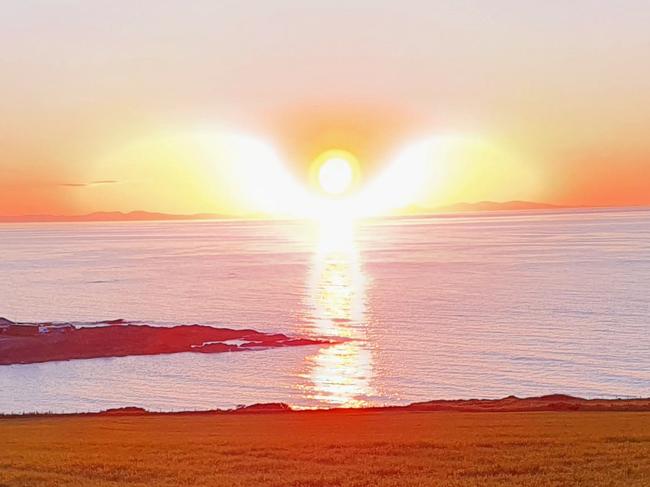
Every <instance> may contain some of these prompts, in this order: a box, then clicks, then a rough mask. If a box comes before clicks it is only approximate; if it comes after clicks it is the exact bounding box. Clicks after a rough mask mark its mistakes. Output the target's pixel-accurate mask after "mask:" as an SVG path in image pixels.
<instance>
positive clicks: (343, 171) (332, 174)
mask: <svg viewBox="0 0 650 487" xmlns="http://www.w3.org/2000/svg"><path fill="white" fill-rule="evenodd" d="M353 177H354V174H353V171H352V167H351V166H350V163H349V162H348V161H347V160H346V159H344V158H342V157H332V158H330V159H327V160H326V161H325V162H323V164H322V165H321V166H320V168H319V169H318V183H319V184H320V186H321V188H323V190H324V191H325V192H327V193H330V194H341V193H344V192H345V191H346V190H347V189H348V188H349V187H350V185H351V184H352V179H353Z"/></svg>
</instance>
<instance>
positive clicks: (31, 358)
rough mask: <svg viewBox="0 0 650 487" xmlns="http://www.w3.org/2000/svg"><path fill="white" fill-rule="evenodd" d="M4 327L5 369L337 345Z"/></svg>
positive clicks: (205, 333) (233, 334) (204, 329)
mask: <svg viewBox="0 0 650 487" xmlns="http://www.w3.org/2000/svg"><path fill="white" fill-rule="evenodd" d="M0 325H1V326H0V365H13V364H33V363H42V362H53V361H61V360H77V359H92V358H101V357H126V356H130V355H161V354H170V353H182V352H192V353H223V352H242V351H251V350H262V349H268V348H278V347H295V346H305V345H328V344H331V343H334V342H332V341H330V340H323V339H313V338H300V337H290V336H287V335H284V334H281V333H276V334H271V333H262V332H259V331H256V330H251V329H246V330H235V329H230V328H215V327H212V326H206V325H178V326H171V327H162V326H151V325H146V324H137V325H136V324H132V323H128V322H125V321H123V320H113V321H104V322H97V323H94V324H93V326H76V325H74V324H71V323H14V322H12V321H9V320H7V319H6V318H1V319H0Z"/></svg>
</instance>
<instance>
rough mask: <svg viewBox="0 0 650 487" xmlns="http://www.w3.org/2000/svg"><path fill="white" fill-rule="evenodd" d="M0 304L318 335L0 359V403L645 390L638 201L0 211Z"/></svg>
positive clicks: (647, 369)
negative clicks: (69, 216)
mask: <svg viewBox="0 0 650 487" xmlns="http://www.w3.org/2000/svg"><path fill="white" fill-rule="evenodd" d="M0 316H5V317H7V318H9V319H12V320H15V321H68V322H75V323H79V324H82V325H83V324H86V326H90V325H89V324H90V323H93V322H97V321H100V320H106V319H116V318H124V319H126V320H129V321H134V322H138V323H147V324H153V325H159V326H170V325H179V324H194V323H199V324H208V325H214V326H224V327H231V328H253V329H255V330H258V331H273V332H282V333H285V334H289V335H297V336H331V337H346V338H348V339H349V340H347V341H345V342H344V343H341V344H338V345H333V346H325V347H318V346H307V347H291V348H281V349H272V350H263V351H254V352H241V353H223V354H193V353H181V354H173V355H159V356H141V357H123V358H102V359H91V360H74V361H68V362H51V363H43V364H30V365H10V366H0V412H27V411H40V412H45V411H53V412H74V411H98V410H102V409H106V408H110V407H120V406H142V407H145V408H147V409H151V410H195V409H211V408H228V407H234V406H236V405H239V404H252V403H257V402H285V403H288V404H290V405H292V406H294V407H298V408H315V407H338V406H345V407H355V406H366V405H385V404H406V403H410V402H416V401H426V400H430V399H455V398H498V397H503V396H507V395H510V394H514V395H517V396H533V395H542V394H549V393H566V394H571V395H577V396H581V397H587V398H593V397H602V398H614V397H622V398H628V397H639V396H649V395H650V210H644V209H619V210H584V211H551V212H512V213H503V214H498V215H497V214H489V215H488V214H483V215H473V216H455V217H424V218H422V217H418V218H386V219H376V220H372V221H363V222H354V223H350V222H344V223H341V224H340V225H338V224H336V223H330V224H329V225H327V226H324V227H323V226H319V225H318V224H316V223H306V222H297V221H236V220H223V221H188V222H179V221H174V222H111V223H48V224H4V225H0Z"/></svg>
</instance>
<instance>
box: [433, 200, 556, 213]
mask: <svg viewBox="0 0 650 487" xmlns="http://www.w3.org/2000/svg"><path fill="white" fill-rule="evenodd" d="M559 208H566V207H564V206H559V205H551V204H549V203H537V202H534V201H518V200H515V201H503V202H497V201H479V202H477V203H456V204H454V205H449V206H440V207H438V208H435V209H434V213H456V212H463V213H465V212H473V211H518V210H553V209H559Z"/></svg>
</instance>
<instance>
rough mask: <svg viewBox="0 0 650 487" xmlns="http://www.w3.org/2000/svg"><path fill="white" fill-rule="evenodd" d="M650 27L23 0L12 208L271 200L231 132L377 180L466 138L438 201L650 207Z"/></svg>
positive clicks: (233, 204)
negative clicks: (411, 156) (246, 192)
mask: <svg viewBox="0 0 650 487" xmlns="http://www.w3.org/2000/svg"><path fill="white" fill-rule="evenodd" d="M57 3H58V2H57ZM648 24H650V4H648V3H647V2H643V1H621V2H606V1H593V0H589V1H587V0H579V1H576V2H571V4H570V5H561V4H559V3H558V4H557V5H545V4H542V3H540V4H538V5H533V4H531V3H530V2H516V1H514V0H508V1H505V0H501V1H497V2H483V3H479V2H470V1H457V2H437V3H436V4H435V5H434V4H432V3H431V2H426V1H424V0H420V1H412V0H407V1H403V2H394V1H393V2H389V1H382V0H376V1H374V2H370V1H369V0H359V1H355V2H348V3H346V4H343V3H341V4H339V3H337V2H331V1H325V0H313V1H311V2H297V1H293V0H271V1H268V2H263V3H262V2H260V3H259V4H256V5H255V8H254V9H251V6H250V5H244V4H242V3H241V2H234V1H233V2H230V1H226V2H218V3H217V2H208V1H207V0H206V1H198V2H193V3H192V5H191V6H188V5H187V4H186V3H182V2H165V3H164V4H161V3H160V2H154V1H143V2H138V3H137V5H132V4H131V3H128V4H127V3H126V2H120V1H117V2H115V1H113V2H108V1H103V0H99V1H97V2H93V3H92V5H90V4H89V3H88V2H82V1H68V2H60V3H58V4H56V5H55V4H54V2H52V3H49V2H31V1H26V2H12V4H11V5H7V6H5V7H4V9H3V15H2V18H0V46H1V47H0V55H1V56H0V60H1V61H2V66H3V75H2V77H0V113H2V117H1V121H0V123H1V124H2V126H1V129H2V130H0V174H1V175H2V176H1V177H0V214H4V215H12V214H14V215H15V214H38V213H50V214H52V213H56V214H73V213H75V214H76V213H86V212H91V211H99V210H107V211H108V210H121V211H129V210H149V211H163V212H173V213H196V212H215V213H225V214H247V213H253V212H256V211H258V210H260V208H257V207H255V205H251V204H250V201H248V200H247V201H243V199H242V198H241V195H240V194H238V191H237V188H236V187H233V186H237V185H239V183H240V182H241V178H246V177H250V178H259V177H260V175H259V174H256V172H255V171H254V172H253V173H251V174H245V171H244V173H242V170H241V168H242V167H243V165H245V162H246V161H245V159H246V158H247V157H249V156H250V153H249V152H246V151H247V149H246V150H244V151H243V152H242V151H241V150H240V149H236V150H237V151H239V152H237V153H236V154H235V153H233V151H234V150H235V149H233V148H232V147H230V146H228V144H229V143H230V142H228V140H230V139H228V138H227V137H225V138H224V134H240V135H242V136H246V137H251V138H252V139H254V140H260V141H265V144H267V145H268V147H271V148H272V149H273V151H275V153H276V154H277V156H278V157H279V159H280V160H281V162H282V164H283V165H284V166H285V167H286V168H287V170H288V171H289V172H290V173H291V174H292V176H293V177H295V178H296V179H297V180H298V181H299V182H300V183H304V184H307V179H308V173H309V165H310V163H311V161H312V160H313V159H314V158H316V157H317V156H318V154H319V152H322V151H325V150H328V149H332V148H336V149H345V150H348V151H350V152H353V153H354V154H355V156H356V157H357V158H358V159H359V161H360V164H361V174H362V181H361V184H363V181H371V180H372V179H373V178H374V177H375V176H377V175H379V174H381V172H382V170H383V169H385V168H386V167H388V166H390V164H391V163H393V162H394V160H396V158H397V155H398V154H399V153H400V151H402V150H404V148H408V147H411V146H413V145H414V144H417V143H419V142H421V141H423V140H431V139H432V138H435V137H446V138H447V139H445V140H451V139H450V138H453V140H454V142H453V143H448V142H445V146H444V150H443V151H442V152H436V153H435V158H436V160H432V161H431V164H434V165H437V166H439V170H438V172H436V174H437V175H438V176H436V177H437V178H438V179H435V180H433V179H432V180H431V181H430V182H429V181H427V185H428V186H427V187H428V188H429V192H428V193H426V194H422V195H421V196H419V199H418V200H417V201H416V203H417V206H419V207H435V206H439V205H446V204H451V203H454V202H458V201H475V200H480V199H492V200H508V199H525V200H534V201H544V202H549V203H557V204H567V205H599V206H600V205H642V204H643V205H647V204H650V137H648V135H647V131H648V127H650V89H648V87H649V86H650V63H648V61H647V59H648V58H647V56H648V49H650V30H649V29H648V28H647V25H648ZM197 134H201V135H200V137H197ZM199 139H200V141H199V142H197V141H198V140H199ZM206 140H208V142H207V143H206ZM209 140H215V141H218V142H215V143H214V144H211V143H210V142H209ZM236 161H240V162H236ZM242 161H243V162H242ZM237 164H238V167H234V166H233V165H237ZM251 167H258V166H251ZM260 167H261V166H260ZM231 173H232V174H234V173H237V175H236V177H235V176H233V175H232V174H231ZM441 174H442V175H443V176H440V175H441ZM237 178H239V179H237ZM259 187H260V186H255V185H251V188H252V189H251V191H254V190H256V189H255V188H258V189H259Z"/></svg>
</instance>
